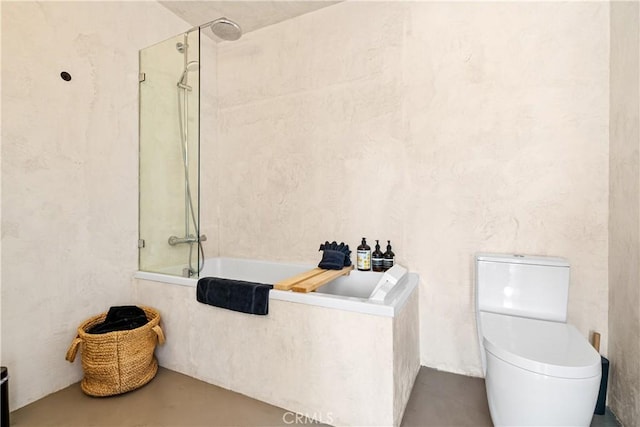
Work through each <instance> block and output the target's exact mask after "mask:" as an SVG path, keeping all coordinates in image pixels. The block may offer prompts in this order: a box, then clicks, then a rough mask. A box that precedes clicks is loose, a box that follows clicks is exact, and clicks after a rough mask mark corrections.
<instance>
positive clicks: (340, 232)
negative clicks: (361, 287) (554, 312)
mask: <svg viewBox="0 0 640 427" xmlns="http://www.w3.org/2000/svg"><path fill="white" fill-rule="evenodd" d="M608 49H609V14H608V5H607V4H606V3H583V2H576V3H556V2H544V3H542V2H540V3H538V2H534V3H529V2H527V3H525V2H518V3H511V2H505V3H485V2H478V3H469V2H466V3H457V2H450V3H446V2H437V3H430V2H423V3H420V2H415V3H414V2H344V3H340V4H338V5H334V6H331V7H327V8H325V9H321V10H319V11H316V12H314V13H311V14H307V15H303V16H300V17H298V18H296V19H292V20H289V21H286V22H282V23H280V24H277V25H273V26H270V27H266V28H264V29H261V30H258V31H255V32H252V33H249V34H246V35H245V36H244V37H243V38H242V39H240V40H239V41H237V42H234V43H225V44H224V45H223V44H221V45H219V51H218V58H219V62H218V70H217V72H218V82H219V85H218V91H219V112H218V114H219V139H220V150H219V159H218V162H219V163H218V164H217V165H216V168H217V170H218V174H217V176H215V177H212V178H213V179H214V180H215V183H211V184H210V185H212V186H217V187H216V188H217V190H216V191H217V192H218V193H219V194H218V196H217V197H218V198H219V209H220V214H219V218H218V221H219V222H220V240H219V244H220V254H221V255H223V256H238V257H247V258H259V259H270V260H286V261H304V262H314V261H318V260H319V254H318V252H317V249H318V245H319V243H321V242H323V241H325V240H327V239H328V240H334V239H335V240H344V241H346V242H348V243H349V244H350V245H351V247H352V248H353V249H355V247H356V246H357V245H358V243H359V240H360V237H362V236H367V237H368V238H369V242H372V239H380V240H385V241H386V240H387V239H391V240H392V242H393V243H394V249H395V252H396V254H397V260H398V261H399V262H400V263H401V264H404V265H406V266H408V267H409V268H410V269H411V270H413V271H416V272H418V273H419V274H420V276H421V280H422V283H421V290H420V297H421V303H420V313H421V347H422V348H421V362H422V364H424V365H427V366H432V367H436V368H439V369H444V370H448V371H453V372H460V373H466V374H472V375H479V374H480V357H479V353H478V346H477V342H476V341H477V335H476V330H475V316H474V299H473V298H474V297H473V294H474V287H473V277H472V271H473V265H472V259H473V258H472V257H473V254H474V252H476V251H496V252H518V253H526V254H538V255H556V256H564V257H566V258H568V259H569V261H570V262H571V265H572V280H571V291H570V303H569V321H570V322H572V323H574V324H575V325H576V326H577V327H578V328H579V330H580V331H581V332H582V333H583V334H584V335H585V336H587V335H588V334H589V331H590V330H598V331H600V332H601V333H603V335H604V337H603V338H604V340H603V341H604V343H605V344H606V341H607V338H606V335H607V330H608V324H607V321H608V318H607V305H608V302H607V298H608V286H607V253H608V252H607V248H608V241H607V239H608V231H607V212H608V126H609V116H608V112H609V97H608V89H609V87H608V86H609V58H608ZM203 188H207V185H206V184H205V185H203ZM203 197H210V195H209V194H208V193H207V192H206V190H203ZM207 221H208V218H206V217H205V218H204V219H203V222H204V223H206V222H207ZM385 243H386V242H385ZM603 351H604V353H605V354H606V352H607V348H606V345H605V346H604V348H603Z"/></svg>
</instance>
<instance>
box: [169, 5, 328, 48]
mask: <svg viewBox="0 0 640 427" xmlns="http://www.w3.org/2000/svg"><path fill="white" fill-rule="evenodd" d="M159 3H160V4H161V5H162V6H164V7H166V8H167V9H169V10H170V11H171V12H173V13H174V14H175V15H177V16H178V17H180V18H182V19H184V20H185V21H187V22H188V23H190V24H191V25H193V26H194V27H196V26H198V25H202V24H205V23H207V22H209V21H213V20H214V19H217V18H220V17H222V16H224V17H227V18H229V19H231V20H232V21H235V22H237V23H238V24H239V25H240V27H242V32H243V33H248V32H251V31H254V30H257V29H258V28H262V27H266V26H268V25H273V24H276V23H278V22H282V21H285V20H287V19H291V18H294V17H296V16H300V15H303V14H305V13H309V12H313V11H314V10H318V9H321V8H323V7H327V6H331V5H333V4H335V3H339V1H311V0H302V1H206V0H205V1H184V0H183V1H180V0H177V1H159ZM205 34H211V33H210V32H208V31H207V32H205ZM211 37H212V38H213V39H216V37H215V36H213V35H212V34H211Z"/></svg>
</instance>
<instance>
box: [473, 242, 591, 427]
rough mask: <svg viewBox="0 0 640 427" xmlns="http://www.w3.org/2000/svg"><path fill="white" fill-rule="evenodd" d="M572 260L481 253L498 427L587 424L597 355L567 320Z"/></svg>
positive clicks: (479, 273) (482, 313)
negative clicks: (569, 261) (570, 264)
mask: <svg viewBox="0 0 640 427" xmlns="http://www.w3.org/2000/svg"><path fill="white" fill-rule="evenodd" d="M568 270H569V265H568V263H567V262H566V261H565V260H562V259H560V258H542V257H522V256H508V255H495V254H478V255H477V256H476V304H477V322H478V337H479V340H480V347H481V353H482V354H481V356H482V364H483V370H484V373H485V386H486V390H487V400H488V402H489V410H490V413H491V418H492V421H493V423H494V425H496V426H588V425H589V424H590V422H591V419H592V417H593V411H594V408H595V405H596V400H597V397H598V390H599V386H600V376H601V363H600V355H599V354H598V353H597V352H596V351H595V350H594V349H593V348H592V347H591V346H590V345H589V343H588V342H587V340H586V338H585V337H583V336H582V335H581V334H580V332H578V330H577V329H576V328H575V327H573V326H572V325H569V324H567V323H564V322H565V321H566V304H567V297H568V285H569V280H568V279H569V274H568Z"/></svg>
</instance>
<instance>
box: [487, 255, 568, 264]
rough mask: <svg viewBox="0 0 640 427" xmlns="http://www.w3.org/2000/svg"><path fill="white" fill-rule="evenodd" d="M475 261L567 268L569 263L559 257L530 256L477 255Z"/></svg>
mask: <svg viewBox="0 0 640 427" xmlns="http://www.w3.org/2000/svg"><path fill="white" fill-rule="evenodd" d="M476 260H477V261H487V262H503V263H508V264H527V265H546V266H553V267H569V261H567V260H566V259H564V258H560V257H546V256H532V255H519V254H493V253H484V252H482V253H478V254H476Z"/></svg>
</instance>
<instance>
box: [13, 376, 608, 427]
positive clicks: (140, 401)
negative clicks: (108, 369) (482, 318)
mask: <svg viewBox="0 0 640 427" xmlns="http://www.w3.org/2000/svg"><path fill="white" fill-rule="evenodd" d="M293 421H295V416H294V415H293V414H292V413H290V412H288V411H286V410H284V409H281V408H278V407H275V406H272V405H269V404H266V403H263V402H259V401H257V400H255V399H251V398H249V397H247V396H243V395H241V394H238V393H234V392H232V391H229V390H225V389H222V388H220V387H216V386H214V385H211V384H207V383H205V382H202V381H199V380H196V379H193V378H190V377H188V376H186V375H182V374H179V373H177V372H173V371H170V370H168V369H163V368H161V369H160V370H159V371H158V375H157V376H156V378H155V379H154V380H153V381H151V382H150V383H149V384H147V385H146V386H144V387H142V388H141V389H139V390H136V391H133V392H130V393H126V394H124V395H120V396H114V397H108V398H93V397H89V396H86V395H85V394H83V393H82V391H81V390H80V385H79V384H73V385H71V386H69V387H67V388H65V389H63V390H60V391H58V392H56V393H53V394H51V395H49V396H47V397H45V398H43V399H40V400H38V401H36V402H34V403H32V404H30V405H27V406H25V407H23V408H20V409H18V410H17V411H14V412H13V413H12V414H11V425H12V426H68V427H75V426H78V427H80V426H82V427H89V426H100V427H111V426H123V427H124V426H136V427H137V426H154V427H165V426H166V427H169V426H171V427H173V426H175V427H178V426H179V427H188V426H207V427H209V426H290V425H292V424H293ZM299 421H302V422H298V423H296V424H298V425H300V424H312V425H318V424H316V423H315V422H314V421H313V420H309V419H306V420H299ZM491 425H492V424H491V418H490V416H489V408H488V406H487V399H486V394H485V390H484V380H483V379H481V378H470V377H465V376H461V375H455V374H450V373H445V372H439V371H436V370H433V369H429V368H425V367H422V368H420V372H419V374H418V378H417V379H416V384H415V386H414V388H413V391H412V393H411V398H410V400H409V403H408V405H407V409H406V411H405V414H404V419H403V420H402V426H407V427H409V426H415V427H430V426H434V427H435V426H438V427H445V426H451V427H454V426H455V427H457V426H474V427H480V426H491ZM591 426H592V427H617V426H619V424H618V423H617V421H616V419H615V417H614V416H613V415H612V414H611V413H610V412H607V414H605V415H603V416H599V415H595V416H594V421H593V422H592V424H591Z"/></svg>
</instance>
